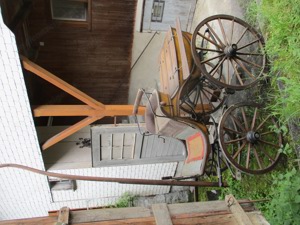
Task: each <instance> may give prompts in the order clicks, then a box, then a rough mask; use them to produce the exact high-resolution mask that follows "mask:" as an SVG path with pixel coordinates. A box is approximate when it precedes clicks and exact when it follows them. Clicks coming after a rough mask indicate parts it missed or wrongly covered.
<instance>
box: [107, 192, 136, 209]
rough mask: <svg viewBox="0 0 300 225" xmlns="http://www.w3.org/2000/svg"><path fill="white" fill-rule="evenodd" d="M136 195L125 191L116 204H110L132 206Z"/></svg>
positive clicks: (121, 206)
mask: <svg viewBox="0 0 300 225" xmlns="http://www.w3.org/2000/svg"><path fill="white" fill-rule="evenodd" d="M135 197H136V196H135V195H132V194H131V193H129V192H125V193H124V194H122V196H121V197H120V198H119V199H118V200H117V201H116V203H115V204H114V205H110V206H109V207H110V208H125V207H132V206H133V201H134V199H135Z"/></svg>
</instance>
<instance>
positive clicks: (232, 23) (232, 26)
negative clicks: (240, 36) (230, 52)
mask: <svg viewBox="0 0 300 225" xmlns="http://www.w3.org/2000/svg"><path fill="white" fill-rule="evenodd" d="M233 30H234V19H233V20H232V22H231V36H230V43H229V44H231V43H232V38H233Z"/></svg>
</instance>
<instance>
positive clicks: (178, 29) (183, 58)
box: [176, 17, 190, 80]
mask: <svg viewBox="0 0 300 225" xmlns="http://www.w3.org/2000/svg"><path fill="white" fill-rule="evenodd" d="M176 32H177V38H178V44H179V51H180V59H181V68H182V75H183V80H186V79H187V78H188V77H189V75H190V70H189V64H188V60H187V56H186V50H185V47H184V42H183V36H182V31H181V25H180V19H179V17H177V18H176Z"/></svg>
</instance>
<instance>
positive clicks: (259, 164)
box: [253, 148, 263, 169]
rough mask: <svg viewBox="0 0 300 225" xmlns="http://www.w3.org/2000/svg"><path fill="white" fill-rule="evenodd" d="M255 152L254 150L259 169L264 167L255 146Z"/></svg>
mask: <svg viewBox="0 0 300 225" xmlns="http://www.w3.org/2000/svg"><path fill="white" fill-rule="evenodd" d="M253 152H254V156H255V158H256V161H257V164H258V166H259V169H262V168H263V167H262V162H261V161H260V158H259V156H258V154H257V151H256V149H255V148H253Z"/></svg>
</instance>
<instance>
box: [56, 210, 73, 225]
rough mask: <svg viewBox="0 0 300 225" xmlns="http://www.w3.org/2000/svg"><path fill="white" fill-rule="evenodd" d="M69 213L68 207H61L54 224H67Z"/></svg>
mask: <svg viewBox="0 0 300 225" xmlns="http://www.w3.org/2000/svg"><path fill="white" fill-rule="evenodd" d="M69 215H70V209H69V208H68V207H62V208H61V209H60V210H59V214H58V219H57V223H56V225H68V224H69Z"/></svg>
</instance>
